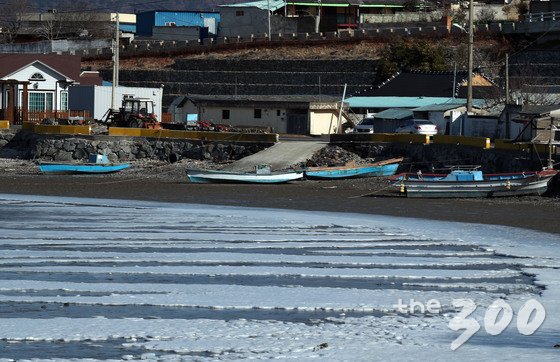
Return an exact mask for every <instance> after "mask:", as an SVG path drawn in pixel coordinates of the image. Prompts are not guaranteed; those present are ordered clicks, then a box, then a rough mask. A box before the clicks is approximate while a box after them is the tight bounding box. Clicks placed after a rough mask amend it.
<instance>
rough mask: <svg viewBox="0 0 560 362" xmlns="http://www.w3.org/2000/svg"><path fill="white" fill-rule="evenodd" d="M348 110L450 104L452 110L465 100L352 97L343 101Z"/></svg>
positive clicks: (479, 101)
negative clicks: (348, 107)
mask: <svg viewBox="0 0 560 362" xmlns="http://www.w3.org/2000/svg"><path fill="white" fill-rule="evenodd" d="M345 102H346V103H347V104H348V105H349V106H350V108H364V109H369V110H370V111H382V110H385V109H389V108H419V107H425V106H432V107H433V105H436V104H437V105H438V107H439V108H441V107H444V105H443V104H450V105H452V108H453V107H455V106H457V104H466V103H467V100H466V99H462V98H451V97H394V96H380V97H352V98H348V99H346V100H345ZM483 104H484V100H482V99H473V105H474V106H476V107H480V106H482V105H483Z"/></svg>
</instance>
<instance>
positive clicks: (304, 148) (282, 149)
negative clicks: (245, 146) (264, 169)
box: [222, 141, 328, 172]
mask: <svg viewBox="0 0 560 362" xmlns="http://www.w3.org/2000/svg"><path fill="white" fill-rule="evenodd" d="M327 144H328V143H327V142H324V141H320V142H315V141H285V142H278V143H277V144H275V145H274V146H272V147H269V148H267V149H266V150H263V151H261V152H258V153H255V154H253V155H251V156H247V157H245V158H242V159H240V160H237V161H235V162H233V163H231V164H229V165H227V166H226V167H224V168H223V169H222V170H224V171H232V172H250V171H254V170H255V166H256V165H263V164H265V165H270V166H271V169H272V170H285V169H288V168H290V167H291V166H292V165H297V164H300V163H302V162H305V161H307V160H308V159H310V158H311V157H312V156H313V154H315V152H317V151H319V150H320V149H322V148H324V147H326V146H327Z"/></svg>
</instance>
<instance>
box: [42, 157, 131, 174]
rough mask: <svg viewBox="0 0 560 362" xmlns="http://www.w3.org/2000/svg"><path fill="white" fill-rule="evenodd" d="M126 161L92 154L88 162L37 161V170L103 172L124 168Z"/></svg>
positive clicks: (78, 172) (82, 172) (64, 172)
mask: <svg viewBox="0 0 560 362" xmlns="http://www.w3.org/2000/svg"><path fill="white" fill-rule="evenodd" d="M128 167H130V164H128V163H111V162H109V160H108V159H107V156H105V155H97V154H92V155H90V157H89V160H88V162H84V163H76V162H44V161H41V162H39V170H41V172H42V173H45V174H105V173H113V172H118V171H121V170H124V169H125V168H128Z"/></svg>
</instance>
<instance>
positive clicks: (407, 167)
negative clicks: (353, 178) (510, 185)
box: [333, 142, 542, 173]
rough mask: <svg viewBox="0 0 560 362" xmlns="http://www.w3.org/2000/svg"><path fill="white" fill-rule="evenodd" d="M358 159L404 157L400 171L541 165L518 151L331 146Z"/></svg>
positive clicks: (391, 145)
mask: <svg viewBox="0 0 560 362" xmlns="http://www.w3.org/2000/svg"><path fill="white" fill-rule="evenodd" d="M333 144H336V145H337V146H340V147H342V148H344V149H346V150H348V151H351V152H354V153H356V154H358V155H359V156H361V157H379V158H391V157H405V160H404V161H403V164H402V166H401V168H400V170H402V171H403V172H408V171H417V170H422V171H423V172H430V171H432V168H434V169H438V168H444V167H445V166H449V165H480V166H481V169H482V171H484V172H489V173H493V172H515V171H527V170H538V169H540V168H541V167H542V166H541V164H540V162H539V160H538V157H537V156H536V155H532V154H530V153H526V152H519V151H505V150H494V149H483V148H480V147H469V146H462V145H459V146H458V145H449V144H406V143H369V142H367V143H366V142H364V143H345V142H341V143H333Z"/></svg>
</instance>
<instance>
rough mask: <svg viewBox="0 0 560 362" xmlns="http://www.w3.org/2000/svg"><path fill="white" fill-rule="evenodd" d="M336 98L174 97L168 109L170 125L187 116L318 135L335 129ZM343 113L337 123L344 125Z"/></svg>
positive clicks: (336, 119)
mask: <svg viewBox="0 0 560 362" xmlns="http://www.w3.org/2000/svg"><path fill="white" fill-rule="evenodd" d="M339 105H340V99H339V98H338V97H332V96H314V95H297V96H295V95H237V96H230V95H195V94H189V95H186V96H181V97H178V98H176V99H175V100H174V101H173V102H172V103H171V105H170V107H169V112H170V113H171V114H172V117H173V122H174V123H185V122H186V119H187V115H189V114H191V115H192V114H197V115H198V119H199V120H207V121H211V122H213V123H216V124H228V125H231V126H234V127H243V128H262V129H269V130H271V131H272V132H277V133H291V134H310V135H321V134H329V133H335V132H336V131H337V129H338V126H339V123H338V116H339ZM346 117H347V116H346V114H345V113H343V117H342V119H341V123H344V122H346Z"/></svg>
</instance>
